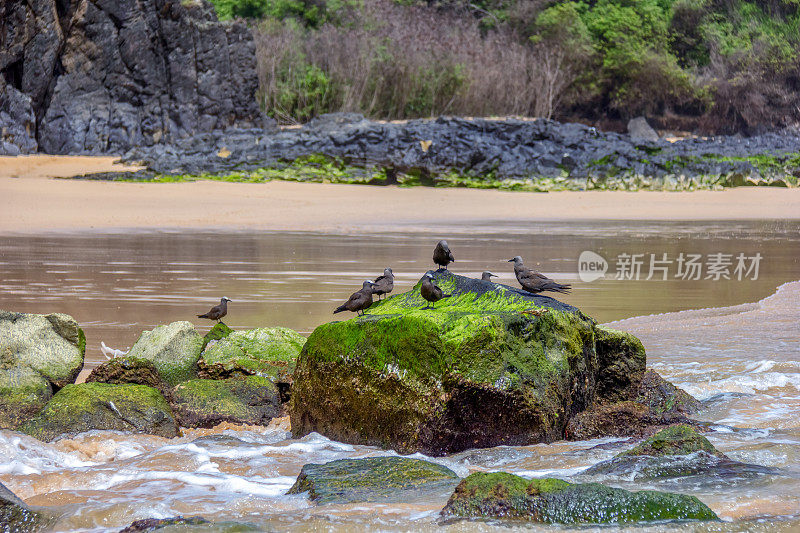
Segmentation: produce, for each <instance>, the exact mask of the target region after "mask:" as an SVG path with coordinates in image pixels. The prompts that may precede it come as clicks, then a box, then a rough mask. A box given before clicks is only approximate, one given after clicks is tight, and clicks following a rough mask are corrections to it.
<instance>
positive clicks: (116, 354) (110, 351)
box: [100, 341, 130, 360]
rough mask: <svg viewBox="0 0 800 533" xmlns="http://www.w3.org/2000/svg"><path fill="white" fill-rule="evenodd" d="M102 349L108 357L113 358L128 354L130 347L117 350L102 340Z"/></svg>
mask: <svg viewBox="0 0 800 533" xmlns="http://www.w3.org/2000/svg"><path fill="white" fill-rule="evenodd" d="M100 351H101V352H103V355H105V356H106V359H109V360H111V359H113V358H115V357H124V356H126V355H128V351H130V348H128V350H117V349H116V348H110V347H108V346H106V343H105V342H103V341H100Z"/></svg>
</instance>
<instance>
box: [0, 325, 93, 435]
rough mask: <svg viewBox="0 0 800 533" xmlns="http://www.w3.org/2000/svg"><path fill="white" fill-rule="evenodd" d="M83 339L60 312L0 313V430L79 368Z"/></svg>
mask: <svg viewBox="0 0 800 533" xmlns="http://www.w3.org/2000/svg"><path fill="white" fill-rule="evenodd" d="M85 351H86V338H85V337H84V335H83V331H82V330H81V328H80V327H78V323H77V322H75V320H74V319H73V318H72V317H71V316H69V315H64V314H61V313H53V314H50V315H36V314H27V313H14V312H10V311H0V428H10V429H14V428H16V427H17V426H18V425H19V424H20V423H21V422H23V421H24V420H27V419H28V418H29V417H30V416H32V415H34V414H36V413H37V412H38V411H39V410H41V409H42V408H43V407H44V405H45V404H46V403H47V401H48V400H49V399H50V398H51V397H52V395H53V392H54V390H58V389H59V388H61V387H64V386H65V385H67V384H69V383H73V382H74V381H75V379H76V378H77V377H78V374H79V373H80V371H81V369H82V368H83V358H84V353H85Z"/></svg>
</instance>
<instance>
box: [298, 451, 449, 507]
mask: <svg viewBox="0 0 800 533" xmlns="http://www.w3.org/2000/svg"><path fill="white" fill-rule="evenodd" d="M458 481H459V478H458V476H457V475H456V474H455V472H453V471H452V470H450V469H449V468H447V467H444V466H441V465H437V464H435V463H431V462H428V461H422V460H420V459H411V458H408V457H370V458H367V459H341V460H338V461H331V462H329V463H325V464H322V465H318V464H307V465H303V469H302V470H301V471H300V475H299V476H297V481H296V482H295V484H294V485H293V486H292V488H291V489H289V492H288V493H287V494H300V493H303V492H308V497H309V499H311V501H313V502H316V503H319V504H325V503H352V502H389V501H393V502H408V501H409V500H410V499H412V498H413V497H414V495H415V494H417V495H418V494H419V493H421V492H423V491H424V492H425V493H426V494H430V493H431V492H444V491H446V492H445V493H446V494H449V493H450V492H451V491H452V490H453V489H454V488H455V486H456V485H457V484H458Z"/></svg>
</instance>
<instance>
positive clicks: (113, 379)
mask: <svg viewBox="0 0 800 533" xmlns="http://www.w3.org/2000/svg"><path fill="white" fill-rule="evenodd" d="M86 383H111V384H114V385H121V384H125V383H130V384H134V385H147V386H148V387H153V388H154V389H158V390H159V391H160V392H161V394H163V395H164V396H165V397H169V394H170V393H171V392H172V387H171V386H170V385H168V384H167V383H166V382H165V381H164V380H163V379H162V378H161V374H159V373H158V370H156V365H155V363H153V361H150V360H149V359H139V358H138V357H129V356H124V357H115V358H113V359H111V360H109V361H107V362H105V363H103V364H102V365H100V366H98V367H97V368H95V369H94V370H92V373H91V374H89V376H88V377H87V378H86Z"/></svg>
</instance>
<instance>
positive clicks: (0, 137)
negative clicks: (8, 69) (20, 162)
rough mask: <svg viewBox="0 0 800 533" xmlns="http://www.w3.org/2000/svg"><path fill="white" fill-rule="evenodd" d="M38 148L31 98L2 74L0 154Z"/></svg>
mask: <svg viewBox="0 0 800 533" xmlns="http://www.w3.org/2000/svg"><path fill="white" fill-rule="evenodd" d="M37 148H38V144H37V142H36V116H35V115H34V114H33V107H32V106H31V99H30V97H29V96H28V95H26V94H24V93H22V92H20V91H19V90H17V89H16V88H14V87H12V86H11V85H8V84H7V83H6V82H5V79H4V78H3V75H2V74H0V155H19V154H32V153H34V152H36V149H37Z"/></svg>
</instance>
